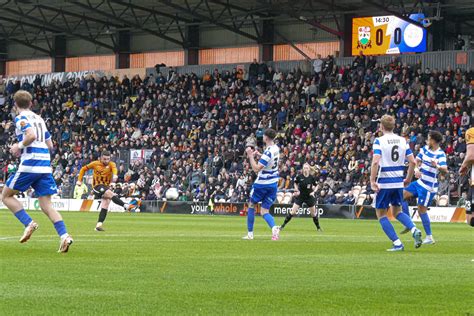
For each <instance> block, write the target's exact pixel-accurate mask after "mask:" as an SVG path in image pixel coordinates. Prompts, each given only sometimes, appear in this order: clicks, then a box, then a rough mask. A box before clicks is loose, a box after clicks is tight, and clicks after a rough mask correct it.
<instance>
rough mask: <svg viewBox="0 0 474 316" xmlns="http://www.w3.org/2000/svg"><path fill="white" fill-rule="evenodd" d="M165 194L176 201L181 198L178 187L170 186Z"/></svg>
mask: <svg viewBox="0 0 474 316" xmlns="http://www.w3.org/2000/svg"><path fill="white" fill-rule="evenodd" d="M165 196H166V199H167V200H171V201H176V200H177V199H178V198H179V192H178V189H176V188H169V189H168V191H166V194H165Z"/></svg>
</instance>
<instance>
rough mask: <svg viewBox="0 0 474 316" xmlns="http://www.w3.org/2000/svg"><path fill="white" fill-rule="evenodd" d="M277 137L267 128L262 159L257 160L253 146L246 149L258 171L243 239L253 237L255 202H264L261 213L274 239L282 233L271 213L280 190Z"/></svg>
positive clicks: (251, 193)
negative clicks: (246, 229) (275, 140)
mask: <svg viewBox="0 0 474 316" xmlns="http://www.w3.org/2000/svg"><path fill="white" fill-rule="evenodd" d="M275 137H276V131H275V130H273V129H267V130H265V132H264V134H263V141H264V143H265V145H266V146H267V147H266V149H265V151H264V153H263V154H262V155H261V157H260V160H259V161H258V162H257V161H256V160H255V155H256V154H258V152H257V151H255V150H254V149H252V147H247V149H246V150H245V151H246V153H247V156H248V157H249V161H250V165H251V167H252V170H253V171H254V172H255V173H257V180H255V182H254V184H253V186H252V190H251V191H250V202H249V208H248V211H247V228H248V233H247V236H245V237H243V239H248V240H252V239H253V224H254V222H255V204H257V203H262V207H261V214H262V216H263V218H264V219H265V221H266V222H267V224H268V226H270V228H271V229H272V240H278V239H279V235H280V227H278V226H276V225H275V219H274V218H273V216H272V215H271V214H270V213H269V210H270V207H271V206H272V204H273V202H274V201H275V199H276V194H277V190H278V179H279V175H278V162H279V160H280V149H279V148H278V146H277V145H275V143H274V142H273V140H274V139H275Z"/></svg>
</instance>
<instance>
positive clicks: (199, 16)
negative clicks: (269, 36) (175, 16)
mask: <svg viewBox="0 0 474 316" xmlns="http://www.w3.org/2000/svg"><path fill="white" fill-rule="evenodd" d="M158 1H159V2H160V3H163V4H165V5H167V6H169V7H171V8H173V9H175V10H178V11H180V12H183V13H187V14H189V15H193V16H195V17H196V18H197V19H199V20H201V21H207V22H209V23H211V24H214V25H217V26H219V27H222V28H224V29H226V30H228V31H231V32H233V33H236V34H239V35H241V36H244V37H247V38H250V39H252V40H254V41H256V42H258V40H259V39H258V37H257V36H255V35H252V34H249V33H247V32H244V31H241V30H239V29H238V28H235V27H233V26H230V25H227V24H224V23H220V22H217V21H215V19H213V18H212V17H209V16H207V15H203V14H200V13H197V12H196V10H192V9H189V8H188V7H182V6H180V5H177V4H175V3H172V2H170V1H168V0H158ZM204 1H205V2H206V4H207V1H206V0H204ZM186 3H187V1H186Z"/></svg>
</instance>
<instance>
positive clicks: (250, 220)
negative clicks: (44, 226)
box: [54, 207, 275, 233]
mask: <svg viewBox="0 0 474 316" xmlns="http://www.w3.org/2000/svg"><path fill="white" fill-rule="evenodd" d="M263 219H264V220H265V221H266V222H267V224H268V226H270V228H273V227H274V226H275V219H274V218H273V216H272V215H270V214H269V213H267V214H265V215H263ZM254 223H255V208H253V207H249V208H248V210H247V230H248V232H250V233H251V232H253V224H254ZM54 225H55V226H56V224H54Z"/></svg>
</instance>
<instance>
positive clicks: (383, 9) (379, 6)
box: [362, 0, 427, 30]
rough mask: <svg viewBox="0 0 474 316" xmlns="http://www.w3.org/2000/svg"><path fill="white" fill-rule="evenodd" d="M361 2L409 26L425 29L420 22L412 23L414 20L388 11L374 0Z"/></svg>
mask: <svg viewBox="0 0 474 316" xmlns="http://www.w3.org/2000/svg"><path fill="white" fill-rule="evenodd" d="M362 1H363V2H365V3H367V4H369V5H371V6H373V7H376V8H377V9H380V10H382V11H384V12H387V13H389V14H391V15H394V16H396V17H397V18H399V19H400V20H403V21H406V22H408V23H410V24H413V25H416V26H419V27H421V28H422V29H425V27H424V26H423V24H421V23H420V22H418V21H414V20H412V19H410V18H409V17H406V16H403V15H401V14H400V13H399V12H396V11H393V10H391V9H389V8H387V7H386V6H384V5H382V4H380V3H378V2H376V1H375V0H362ZM426 30H427V29H426Z"/></svg>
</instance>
